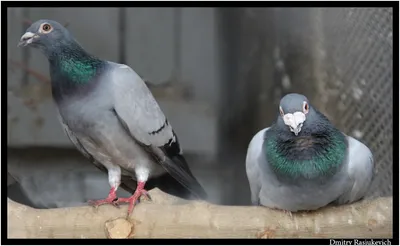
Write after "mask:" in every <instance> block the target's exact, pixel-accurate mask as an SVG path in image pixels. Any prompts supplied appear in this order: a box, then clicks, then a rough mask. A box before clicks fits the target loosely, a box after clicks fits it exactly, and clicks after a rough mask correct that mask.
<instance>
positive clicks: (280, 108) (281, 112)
mask: <svg viewBox="0 0 400 246" xmlns="http://www.w3.org/2000/svg"><path fill="white" fill-rule="evenodd" d="M279 113H280V114H281V116H282V117H283V116H284V115H285V113H284V112H283V109H282V107H281V106H279Z"/></svg>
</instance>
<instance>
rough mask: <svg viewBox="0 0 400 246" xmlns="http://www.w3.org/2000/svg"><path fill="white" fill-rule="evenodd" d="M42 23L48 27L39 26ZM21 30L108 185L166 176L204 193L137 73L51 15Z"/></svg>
mask: <svg viewBox="0 0 400 246" xmlns="http://www.w3.org/2000/svg"><path fill="white" fill-rule="evenodd" d="M46 24H49V25H51V29H49V30H51V31H49V32H47V31H43V28H44V26H43V25H46ZM48 28H49V27H46V28H45V29H46V30H47V29H48ZM26 33H28V35H27V34H25V35H24V36H25V37H24V36H23V37H22V38H21V43H22V44H24V45H26V44H30V45H33V46H34V47H37V48H39V49H41V50H42V51H43V53H44V54H45V55H46V57H47V58H48V60H49V63H50V75H51V81H52V93H53V98H54V100H55V102H56V104H57V108H58V111H59V114H60V121H61V123H62V126H63V128H64V130H65V132H66V134H67V136H68V137H69V138H70V139H71V141H72V142H73V143H74V145H75V146H76V147H77V149H78V150H79V151H80V152H81V153H82V154H83V155H85V156H86V157H87V158H89V159H91V161H92V162H93V163H94V164H95V165H96V166H97V167H99V168H100V169H101V170H103V171H108V177H109V183H110V186H111V187H118V186H119V185H120V184H121V185H122V187H123V188H127V189H128V190H129V191H131V192H132V191H134V190H135V182H132V179H135V180H137V181H140V182H147V180H149V179H151V178H157V177H161V176H165V175H170V176H171V177H172V178H173V179H169V180H176V181H178V182H179V184H180V185H181V186H183V187H184V188H185V189H186V190H187V191H189V192H190V193H191V195H192V196H193V197H195V198H203V199H204V198H205V197H206V193H205V191H204V190H203V188H202V187H201V185H200V184H199V183H198V182H197V180H196V178H195V177H194V176H193V174H192V173H191V171H190V169H189V167H188V165H187V163H186V161H185V159H184V157H183V156H182V150H181V148H180V145H179V142H178V138H177V136H176V135H175V133H174V131H173V129H172V126H171V124H170V123H169V122H168V120H167V118H166V117H165V115H164V114H163V112H162V111H161V109H160V107H159V105H158V104H157V102H156V100H155V99H154V97H153V96H152V94H151V92H150V90H149V89H148V88H147V86H146V85H145V83H144V81H143V80H142V79H141V78H140V77H139V76H138V75H137V73H136V72H135V71H133V70H132V69H131V68H130V67H128V66H126V65H123V64H117V63H114V62H109V61H104V60H101V59H99V58H96V57H94V56H92V55H90V54H88V53H87V52H86V51H85V50H84V49H83V48H82V47H81V46H80V45H79V43H78V42H77V41H76V40H75V39H74V38H73V37H72V36H71V35H70V33H69V32H68V31H67V30H66V29H65V28H64V27H62V26H61V25H60V24H59V23H57V22H55V21H52V20H40V21H37V22H35V23H34V24H32V26H31V27H30V28H28V30H27V32H26ZM30 33H34V34H35V35H32V34H30ZM32 36H33V37H32ZM36 36H37V37H36ZM31 39H32V40H33V41H29V40H31ZM121 175H122V177H121ZM171 182H172V181H171ZM124 186H125V187H124Z"/></svg>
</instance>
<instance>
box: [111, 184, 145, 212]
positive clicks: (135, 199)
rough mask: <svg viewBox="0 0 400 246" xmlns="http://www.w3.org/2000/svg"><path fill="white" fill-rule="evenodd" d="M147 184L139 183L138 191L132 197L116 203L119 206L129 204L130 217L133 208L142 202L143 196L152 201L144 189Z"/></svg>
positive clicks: (119, 199)
mask: <svg viewBox="0 0 400 246" xmlns="http://www.w3.org/2000/svg"><path fill="white" fill-rule="evenodd" d="M144 185H145V182H138V183H137V187H136V191H135V193H133V195H132V196H131V197H128V198H118V200H117V201H116V203H117V204H120V203H129V207H128V216H129V215H130V214H131V213H132V210H133V207H134V206H135V204H136V202H139V201H140V197H141V196H145V197H146V198H147V199H149V200H151V197H150V195H149V194H148V193H147V191H146V190H145V189H144Z"/></svg>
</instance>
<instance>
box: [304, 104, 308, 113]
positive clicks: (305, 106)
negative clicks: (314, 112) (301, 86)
mask: <svg viewBox="0 0 400 246" xmlns="http://www.w3.org/2000/svg"><path fill="white" fill-rule="evenodd" d="M308 110H309V106H308V103H307V102H303V112H304V113H305V114H307V113H308Z"/></svg>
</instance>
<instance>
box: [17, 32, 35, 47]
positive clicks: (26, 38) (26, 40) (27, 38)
mask: <svg viewBox="0 0 400 246" xmlns="http://www.w3.org/2000/svg"><path fill="white" fill-rule="evenodd" d="M35 36H36V34H34V33H32V32H26V33H25V34H24V35H22V37H21V39H20V41H19V43H18V46H21V45H23V46H26V45H28V44H30V43H32V41H33V38H34V37H35Z"/></svg>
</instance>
